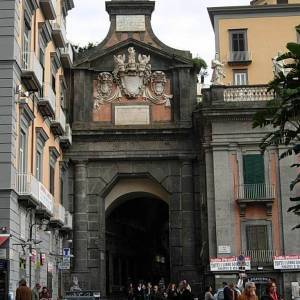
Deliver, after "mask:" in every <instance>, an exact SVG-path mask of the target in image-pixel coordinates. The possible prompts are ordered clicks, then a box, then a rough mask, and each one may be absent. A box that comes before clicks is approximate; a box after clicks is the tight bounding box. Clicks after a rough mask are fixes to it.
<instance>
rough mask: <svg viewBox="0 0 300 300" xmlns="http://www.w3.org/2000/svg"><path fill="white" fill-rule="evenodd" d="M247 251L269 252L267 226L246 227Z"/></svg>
mask: <svg viewBox="0 0 300 300" xmlns="http://www.w3.org/2000/svg"><path fill="white" fill-rule="evenodd" d="M246 236H247V250H269V245H268V226H267V225H247V226H246Z"/></svg>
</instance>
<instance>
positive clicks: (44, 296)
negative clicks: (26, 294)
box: [40, 286, 50, 300]
mask: <svg viewBox="0 0 300 300" xmlns="http://www.w3.org/2000/svg"><path fill="white" fill-rule="evenodd" d="M40 300H50V293H49V290H48V288H47V287H46V286H43V288H42V291H41V292H40Z"/></svg>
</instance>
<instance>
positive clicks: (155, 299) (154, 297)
mask: <svg viewBox="0 0 300 300" xmlns="http://www.w3.org/2000/svg"><path fill="white" fill-rule="evenodd" d="M162 299H163V295H162V294H161V293H160V291H159V290H158V285H154V286H153V291H152V294H151V300H162Z"/></svg>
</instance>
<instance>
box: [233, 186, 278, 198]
mask: <svg viewBox="0 0 300 300" xmlns="http://www.w3.org/2000/svg"><path fill="white" fill-rule="evenodd" d="M236 192H237V195H236V199H238V200H261V199H274V198H275V186H274V185H273V184H266V183H256V184H241V185H238V186H237V187H236Z"/></svg>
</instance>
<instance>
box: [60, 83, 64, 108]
mask: <svg viewBox="0 0 300 300" xmlns="http://www.w3.org/2000/svg"><path fill="white" fill-rule="evenodd" d="M60 106H61V108H62V109H65V88H64V87H63V83H62V82H61V85H60Z"/></svg>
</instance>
